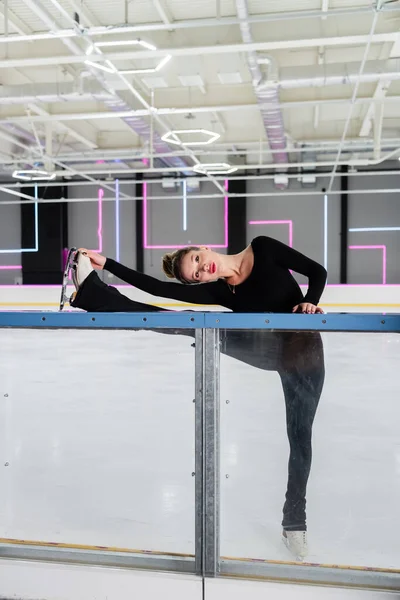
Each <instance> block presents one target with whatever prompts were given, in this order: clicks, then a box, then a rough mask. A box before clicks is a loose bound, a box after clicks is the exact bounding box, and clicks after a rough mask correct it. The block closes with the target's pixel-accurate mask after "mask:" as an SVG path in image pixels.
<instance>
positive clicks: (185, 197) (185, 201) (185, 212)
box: [182, 179, 187, 231]
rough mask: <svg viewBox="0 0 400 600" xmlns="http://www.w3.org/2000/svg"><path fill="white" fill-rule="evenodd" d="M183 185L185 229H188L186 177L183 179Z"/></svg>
mask: <svg viewBox="0 0 400 600" xmlns="http://www.w3.org/2000/svg"><path fill="white" fill-rule="evenodd" d="M182 187H183V231H187V183H186V179H184V180H183V181H182Z"/></svg>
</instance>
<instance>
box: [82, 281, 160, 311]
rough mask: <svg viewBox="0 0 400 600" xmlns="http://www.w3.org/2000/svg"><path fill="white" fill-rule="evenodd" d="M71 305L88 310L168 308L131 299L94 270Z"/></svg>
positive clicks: (150, 309)
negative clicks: (104, 280) (102, 279)
mask: <svg viewBox="0 0 400 600" xmlns="http://www.w3.org/2000/svg"><path fill="white" fill-rule="evenodd" d="M71 306H73V307H75V308H82V309H83V310H86V311H88V312H162V311H165V310H166V309H162V308H158V307H157V306H153V305H151V304H144V303H142V302H136V301H135V300H130V298H127V297H126V296H124V295H123V294H121V293H120V292H119V291H118V290H117V289H116V288H115V287H112V286H110V285H107V284H105V283H104V282H103V281H101V279H100V278H99V277H98V275H97V273H96V271H92V272H91V273H90V275H88V276H87V278H86V279H85V281H84V282H83V283H82V285H81V286H80V288H79V290H78V291H77V293H76V296H75V298H74V300H73V301H72V302H71Z"/></svg>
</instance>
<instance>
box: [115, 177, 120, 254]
mask: <svg viewBox="0 0 400 600" xmlns="http://www.w3.org/2000/svg"><path fill="white" fill-rule="evenodd" d="M119 209H120V205H119V179H116V180H115V260H116V261H117V262H120V248H121V244H120V229H119V221H120V219H119Z"/></svg>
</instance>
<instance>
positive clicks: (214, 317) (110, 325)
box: [0, 311, 400, 332]
mask: <svg viewBox="0 0 400 600" xmlns="http://www.w3.org/2000/svg"><path fill="white" fill-rule="evenodd" d="M0 327H28V328H31V327H35V328H37V327H43V328H46V329H48V328H57V329H64V328H68V329H76V328H78V329H79V328H82V329H87V328H90V329H98V328H102V329H103V328H104V329H135V328H140V329H154V328H171V327H172V328H178V329H275V330H290V331H321V332H323V331H371V332H372V331H380V332H400V315H397V314H390V315H385V314H383V315H382V314H354V313H352V314H340V313H332V314H327V315H303V314H295V315H291V314H275V313H243V314H238V313H235V314H234V313H230V312H223V313H218V312H159V313H158V312H156V313H84V312H70V313H68V312H63V313H57V312H34V311H32V312H30V311H27V312H0Z"/></svg>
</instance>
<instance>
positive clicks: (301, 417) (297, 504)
mask: <svg viewBox="0 0 400 600" xmlns="http://www.w3.org/2000/svg"><path fill="white" fill-rule="evenodd" d="M284 335H285V334H284ZM285 337H286V339H285V342H284V349H283V357H282V367H283V368H282V367H281V370H280V371H279V375H280V377H281V381H282V387H283V392H284V395H285V403H286V426H287V434H288V438H289V445H290V455H289V464H288V484H287V491H286V501H285V504H284V507H283V521H282V525H283V528H284V529H285V530H286V531H306V529H307V527H306V490H307V482H308V477H309V474H310V469H311V460H312V442H311V439H312V426H313V422H314V417H315V413H316V411H317V408H318V403H319V399H320V396H321V393H322V388H323V385H324V377H325V368H324V353H323V346H322V340H321V336H320V334H319V333H314V332H304V333H293V334H289V336H288V337H287V336H286V335H285Z"/></svg>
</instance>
